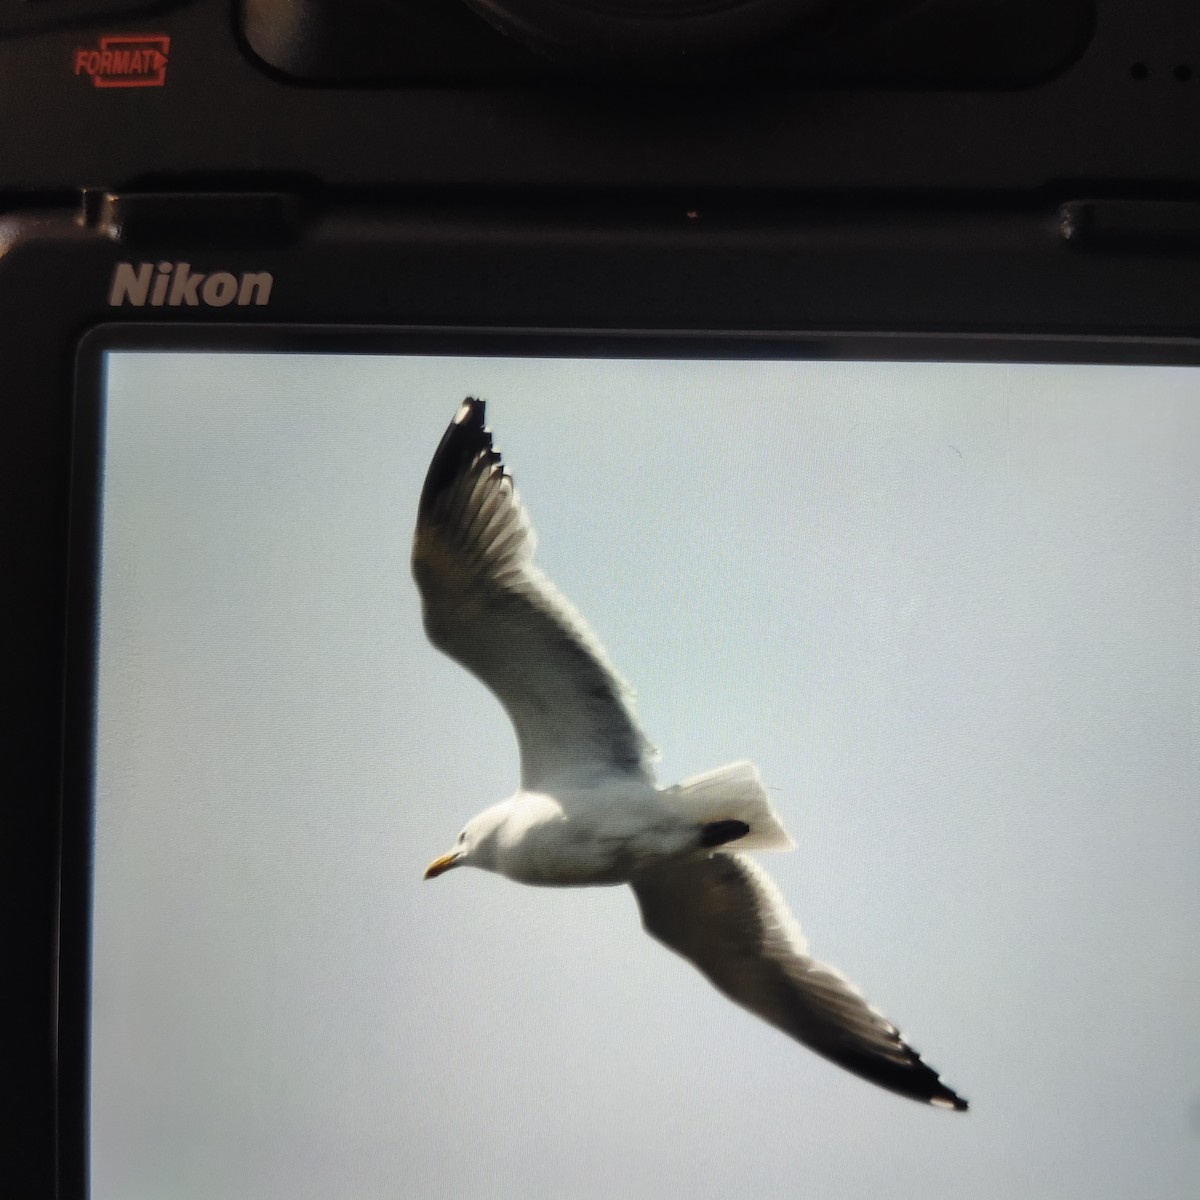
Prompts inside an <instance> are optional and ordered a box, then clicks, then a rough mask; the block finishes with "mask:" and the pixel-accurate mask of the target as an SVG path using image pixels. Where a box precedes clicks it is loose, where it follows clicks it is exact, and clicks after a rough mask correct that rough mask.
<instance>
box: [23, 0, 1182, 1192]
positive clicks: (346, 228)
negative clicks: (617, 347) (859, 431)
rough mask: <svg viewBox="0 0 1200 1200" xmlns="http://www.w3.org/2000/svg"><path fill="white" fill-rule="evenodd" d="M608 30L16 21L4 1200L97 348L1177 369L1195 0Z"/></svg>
mask: <svg viewBox="0 0 1200 1200" xmlns="http://www.w3.org/2000/svg"><path fill="white" fill-rule="evenodd" d="M630 7H631V6H628V5H624V6H622V5H611V6H605V5H602V4H597V5H566V4H563V5H559V6H555V5H553V4H532V3H530V4H525V5H513V4H509V5H499V4H490V3H484V2H483V0H480V2H479V3H478V4H472V5H471V6H470V7H468V5H467V4H464V3H460V2H458V0H407V2H405V0H394V2H392V3H383V2H382V0H358V2H356V3H353V4H345V5H339V6H335V5H332V4H316V3H298V4H281V3H270V2H269V0H244V3H239V4H230V3H223V2H220V0H181V2H174V3H146V2H141V3H139V2H138V0H96V2H92V3H87V2H84V0H46V2H44V3H38V4H26V3H20V2H19V0H8V2H7V3H3V4H0V114H2V115H0V330H2V331H3V332H2V340H0V345H2V347H3V350H2V354H3V369H2V372H0V379H2V380H3V383H2V384H0V396H2V398H3V404H2V421H3V437H2V438H0V447H2V451H0V453H2V455H3V468H2V469H0V504H2V506H3V517H4V519H3V521H2V522H0V531H2V532H0V556H2V561H3V563H4V577H5V586H4V588H3V595H4V620H3V622H2V624H0V638H2V640H3V647H4V653H3V657H2V659H0V661H2V662H3V664H4V666H3V670H2V671H0V677H2V678H3V685H2V686H3V698H4V706H3V707H4V722H3V724H4V729H5V731H6V736H5V749H6V753H5V768H4V783H5V787H4V796H5V803H4V810H5V817H4V832H3V838H2V839H0V846H2V849H3V859H4V862H3V869H2V870H0V877H2V878H3V879H4V880H5V881H6V883H7V891H8V896H7V902H6V904H5V912H6V914H7V915H6V918H5V922H4V924H5V954H4V961H5V964H6V968H7V971H6V977H7V978H8V980H9V985H10V986H9V988H8V989H7V990H8V992H9V995H10V996H11V997H12V999H13V1001H14V1004H13V1007H12V1008H11V1009H10V1012H12V1013H14V1014H15V1019H14V1018H11V1017H10V1020H9V1023H8V1025H7V1028H6V1036H5V1039H4V1040H5V1047H6V1049H5V1061H6V1064H7V1065H6V1069H5V1073H4V1074H5V1082H4V1087H3V1094H4V1100H5V1105H4V1109H5V1114H4V1122H3V1125H4V1128H5V1130H6V1138H5V1141H6V1144H7V1150H8V1153H7V1154H6V1156H5V1165H4V1168H3V1171H4V1172H5V1176H6V1179H5V1186H6V1188H8V1189H9V1190H10V1191H11V1193H12V1194H13V1195H17V1194H20V1195H25V1196H31V1197H32V1196H49V1195H53V1194H55V1188H56V1178H57V1177H58V1176H57V1174H56V1173H57V1171H58V1169H59V1168H58V1166H57V1165H56V1164H57V1163H58V1162H59V1159H58V1154H59V1149H58V1147H59V1146H60V1145H61V1143H62V1140H63V1139H64V1138H65V1140H67V1141H70V1139H71V1137H74V1136H75V1134H76V1133H77V1129H76V1127H75V1125H73V1124H72V1122H73V1121H77V1120H78V1118H72V1117H69V1116H64V1114H63V1112H62V1111H61V1104H60V1101H59V1098H60V1096H61V1094H62V1093H61V1092H60V1090H59V1083H58V1080H59V1070H60V1067H61V1065H62V1064H63V1063H64V1062H75V1060H76V1059H77V1058H78V1056H79V1054H81V1053H82V1051H81V1050H80V1049H79V1047H78V1045H75V1044H73V1043H72V1042H71V1039H70V1038H67V1039H65V1040H60V1034H59V1030H58V1025H57V1021H58V1009H57V997H58V996H59V994H60V989H62V988H63V987H65V986H67V985H68V984H70V985H71V986H74V985H75V984H77V983H78V979H77V978H75V977H71V978H67V977H68V976H70V973H71V972H75V973H76V975H78V973H79V972H80V971H82V970H83V968H82V967H81V966H79V965H78V964H76V965H74V966H72V965H71V964H70V963H68V962H66V961H65V960H64V959H63V958H62V957H61V956H60V946H61V943H60V940H59V938H60V934H59V926H58V914H59V912H60V909H61V906H62V904H63V903H64V901H63V900H62V896H61V894H60V887H61V888H63V889H65V890H66V892H68V893H69V892H70V891H71V889H72V888H78V887H81V886H82V885H81V884H80V883H79V882H78V881H77V880H72V879H69V878H66V879H64V878H60V869H59V867H60V852H61V848H62V845H63V840H64V837H66V836H67V834H66V833H65V830H66V829H67V827H68V826H69V824H70V818H69V817H64V816H63V811H64V810H63V809H62V807H61V804H62V797H63V787H64V785H63V771H64V766H63V764H64V753H65V751H64V745H65V739H66V734H65V732H64V696H65V695H68V693H69V692H70V689H71V680H72V679H73V678H74V679H76V680H78V678H79V677H80V676H81V674H86V673H87V671H88V669H89V668H88V664H86V663H83V664H81V663H79V662H78V661H75V662H71V661H68V653H67V645H68V641H69V639H68V637H67V634H66V631H67V629H68V609H67V595H68V586H69V581H70V574H71V571H70V566H71V564H70V558H69V554H68V544H69V541H68V539H69V524H70V521H69V513H70V504H69V495H70V486H71V469H72V461H71V459H72V421H73V417H72V413H73V397H74V395H75V390H76V386H77V382H78V377H77V374H76V366H75V363H76V348H77V346H78V345H79V343H80V340H81V339H82V338H83V337H84V336H85V335H87V334H88V333H89V332H90V331H92V330H94V329H96V328H99V327H107V326H111V325H114V324H117V325H122V326H131V327H132V326H143V325H145V326H156V327H164V328H174V327H180V328H183V327H187V328H188V330H189V331H190V335H191V336H194V337H196V338H197V339H198V341H199V343H200V344H206V339H207V340H208V341H210V342H211V343H212V344H214V345H215V344H218V343H220V344H221V345H237V344H239V339H242V338H246V339H249V340H253V342H254V344H255V345H259V344H263V342H262V339H267V342H268V343H269V340H270V338H271V337H272V336H273V335H274V332H276V331H292V333H293V334H294V331H296V330H303V329H306V328H317V327H336V328H339V329H341V330H342V331H344V332H347V333H349V334H354V333H355V332H356V331H357V332H363V333H367V332H370V331H373V330H378V329H381V328H389V329H390V328H401V329H407V330H425V331H435V332H445V331H456V330H474V331H483V334H484V335H485V336H501V335H503V334H505V333H508V332H513V331H516V332H519V333H522V334H534V333H537V334H549V335H554V334H572V335H574V334H579V333H581V332H587V333H589V334H593V335H596V336H599V337H601V338H605V337H608V338H623V339H627V340H628V339H633V340H634V341H636V340H637V339H639V338H646V337H651V336H655V337H662V336H668V337H671V338H674V339H676V340H678V341H681V342H690V343H691V344H693V345H696V344H698V345H702V346H704V347H708V348H709V349H710V350H712V349H713V348H717V349H720V348H721V347H730V348H739V347H740V349H738V350H737V352H738V353H746V347H752V348H757V349H758V350H760V351H762V352H764V353H786V352H787V350H788V348H789V347H791V348H793V349H794V348H797V347H800V348H803V349H804V351H805V352H806V353H813V352H816V353H819V352H820V350H821V348H822V347H830V346H834V345H835V344H837V342H838V339H842V340H843V341H844V340H846V339H850V341H851V342H852V341H853V339H855V338H861V337H866V336H868V335H869V336H871V337H875V338H883V339H885V340H889V339H890V342H891V344H893V345H895V346H897V347H900V348H902V347H903V346H904V345H905V343H906V342H911V341H914V340H920V339H925V340H926V342H928V340H929V339H939V341H938V344H939V345H942V346H943V347H951V348H952V351H953V354H954V355H955V356H956V357H967V358H969V357H972V356H978V357H985V356H987V355H989V354H994V353H998V354H1000V355H1001V356H1004V354H1005V353H1007V352H1006V351H1005V349H1004V347H1005V346H1006V345H1009V344H1014V343H1016V342H1019V343H1020V344H1021V345H1022V346H1025V347H1027V348H1028V347H1034V348H1035V350H1034V351H1033V352H1034V353H1037V351H1036V347H1037V346H1038V345H1039V344H1040V345H1043V346H1048V347H1054V348H1056V349H1055V351H1054V352H1055V353H1058V352H1068V350H1069V348H1072V347H1073V348H1074V352H1085V353H1086V356H1087V357H1088V358H1090V359H1091V360H1092V361H1097V362H1121V361H1125V360H1126V358H1127V357H1128V356H1129V354H1130V353H1131V351H1130V347H1131V346H1132V345H1134V344H1137V345H1152V346H1154V347H1155V348H1156V349H1155V353H1156V354H1157V355H1158V356H1159V357H1160V358H1162V357H1165V358H1166V359H1168V360H1171V359H1172V356H1178V358H1179V360H1180V361H1190V359H1191V358H1192V357H1194V355H1195V345H1196V343H1195V339H1196V336H1197V313H1198V311H1200V309H1198V307H1197V299H1196V297H1197V285H1196V265H1197V262H1198V261H1200V196H1198V195H1197V180H1198V179H1200V27H1198V26H1197V24H1196V21H1195V12H1194V6H1193V5H1192V4H1191V3H1189V2H1188V0H1153V2H1151V3H1142V2H1139V0H1089V2H1087V3H1075V2H1070V3H1068V2H1063V3H1060V4H1054V5H1050V4H1045V3H1041V4H1037V5H1030V4H1023V3H1015V2H1014V3H1009V4H1005V3H1001V2H999V0H995V2H992V3H985V2H982V0H981V2H980V3H978V4H974V5H967V4H951V3H943V4H925V5H917V4H904V3H897V4H893V5H890V6H889V5H887V4H883V3H859V4H853V5H845V6H842V7H841V8H839V7H838V6H836V5H834V6H822V5H805V4H794V5H787V4H777V5H772V4H742V5H737V4H729V5H725V6H724V9H722V6H720V5H715V6H704V5H691V6H689V5H686V4H680V5H676V6H675V7H674V9H673V8H672V6H671V5H669V4H661V5H659V6H657V10H656V12H655V13H654V14H653V17H652V18H648V17H645V16H644V14H640V13H635V14H634V15H633V16H632V17H631V16H630V15H629V10H630ZM714 10H720V11H714ZM673 22H674V23H673ZM254 339H257V340H254ZM1081 347H1082V348H1084V351H1080V348H1081ZM1047 353H1050V351H1047ZM75 569H76V571H78V570H79V569H80V568H79V564H78V562H77V563H76V568H75ZM78 584H79V581H78V579H76V580H75V581H74V584H73V586H78ZM80 619H82V620H84V621H86V620H87V618H86V617H84V618H80ZM72 673H74V674H72ZM60 969H61V972H62V974H60ZM73 1056H74V1057H73ZM64 1123H65V1124H64ZM64 1128H66V1129H67V1130H68V1134H66V1135H64V1133H63V1130H64ZM56 1130H57V1131H58V1132H57V1133H56ZM10 1179H11V1180H14V1181H18V1180H19V1181H20V1183H19V1186H18V1184H17V1183H16V1182H10ZM60 1194H63V1195H71V1194H74V1193H73V1192H72V1191H71V1190H70V1189H69V1188H65V1189H64V1190H63V1191H62V1192H61V1193H60Z"/></svg>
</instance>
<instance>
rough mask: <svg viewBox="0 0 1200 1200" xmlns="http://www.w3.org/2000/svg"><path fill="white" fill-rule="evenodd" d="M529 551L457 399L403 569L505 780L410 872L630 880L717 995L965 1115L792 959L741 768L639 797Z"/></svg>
mask: <svg viewBox="0 0 1200 1200" xmlns="http://www.w3.org/2000/svg"><path fill="white" fill-rule="evenodd" d="M535 545H536V536H535V534H534V531H533V527H532V525H531V524H530V521H529V518H528V516H527V514H526V512H525V509H524V507H523V506H522V504H521V501H520V498H519V497H518V495H517V492H516V489H515V488H514V486H513V482H512V478H511V476H510V475H509V474H508V472H507V471H506V470H505V469H504V466H503V464H502V462H501V459H500V455H499V454H498V453H497V452H496V450H495V449H494V448H493V445H492V437H491V434H490V432H489V431H488V430H487V428H486V427H485V425H484V404H483V401H481V400H474V399H468V400H466V401H465V402H464V403H463V404H462V405H461V406H460V408H459V410H458V412H457V413H456V414H455V417H454V420H453V421H452V422H451V424H450V427H449V428H448V429H447V430H446V433H445V435H444V437H443V438H442V441H441V444H440V445H439V446H438V448H437V451H436V452H435V454H434V456H433V460H432V462H431V463H430V466H429V472H428V475H427V476H426V479H425V485H424V488H423V489H422V492H421V500H420V505H419V508H418V514H417V527H416V533H415V536H414V539H413V575H414V577H415V578H416V581H417V586H418V588H419V590H420V593H421V600H422V605H423V611H424V618H425V629H426V632H427V633H428V635H429V638H430V640H431V641H432V642H433V644H434V645H435V646H437V647H438V649H440V650H442V651H444V652H445V653H446V654H448V655H449V656H450V657H451V658H453V659H455V660H456V661H457V662H459V663H461V664H462V665H463V666H464V667H466V668H467V670H469V671H470V672H471V673H472V674H474V675H475V676H476V677H477V678H479V679H480V680H481V681H482V682H483V683H484V684H485V685H486V686H487V687H488V688H489V689H490V690H491V691H492V692H493V693H494V694H495V695H496V697H497V698H498V699H499V701H500V703H501V704H503V706H504V708H505V709H506V711H507V712H508V714H509V717H510V718H511V719H512V723H513V726H514V728H515V730H516V734H517V741H518V743H519V746H520V752H521V786H520V788H519V789H518V790H517V792H516V793H515V794H514V795H512V796H511V797H509V798H508V799H507V800H503V801H501V802H500V803H499V804H496V805H493V806H492V807H491V808H488V809H485V810H484V811H483V812H481V813H479V814H478V815H477V816H475V817H473V818H472V819H471V820H470V821H469V822H468V823H467V825H466V827H465V828H464V829H463V831H462V832H461V833H460V834H459V836H458V841H457V842H456V844H455V846H454V848H453V849H452V850H451V851H450V852H449V853H447V854H444V855H442V857H440V858H438V859H436V860H435V861H434V862H433V863H431V864H430V866H429V868H428V870H427V871H426V877H427V878H432V877H433V876H436V875H440V874H442V873H443V872H444V871H447V870H449V869H450V868H451V867H456V866H460V865H466V866H477V867H483V868H485V869H487V870H492V871H497V872H499V873H500V874H502V875H506V876H508V877H509V878H512V879H516V880H520V881H521V882H524V883H531V884H541V885H547V886H572V885H577V886H584V885H598V884H623V883H628V884H629V885H630V886H632V888H633V890H634V894H635V895H636V897H637V901H638V904H639V906H640V908H641V912H642V920H643V923H644V925H645V928H646V930H647V932H649V933H650V934H652V935H653V936H654V937H656V938H657V939H658V940H659V941H661V942H663V943H664V944H665V945H666V946H668V947H670V948H671V949H672V950H674V951H676V952H677V953H678V954H681V955H682V956H683V957H684V958H686V959H688V960H689V961H691V962H692V963H693V964H694V965H695V966H696V967H697V968H699V970H700V971H702V972H703V973H704V974H705V975H707V976H708V978H709V979H710V980H711V981H712V982H713V984H715V986H716V987H717V988H719V989H720V990H721V991H722V992H724V993H725V995H727V996H728V997H729V998H730V999H732V1000H734V1001H736V1002H737V1003H738V1004H741V1005H743V1006H744V1007H746V1008H747V1009H749V1010H750V1011H751V1012H754V1013H756V1014H757V1015H758V1016H760V1017H762V1018H763V1019H764V1020H766V1021H769V1022H770V1023H771V1024H773V1025H775V1026H777V1027H778V1028H780V1029H782V1030H783V1031H784V1032H785V1033H787V1034H789V1035H790V1036H791V1037H794V1038H796V1039H797V1040H798V1041H800V1042H803V1043H804V1044H805V1045H807V1046H809V1047H810V1048H811V1049H813V1050H815V1051H817V1053H819V1054H822V1055H824V1056H825V1057H827V1058H829V1059H832V1060H833V1061H834V1062H836V1063H839V1064H840V1065H841V1066H843V1067H845V1068H847V1069H848V1070H850V1071H853V1072H855V1073H856V1074H858V1075H861V1076H863V1077H864V1078H866V1079H869V1080H871V1081H872V1082H874V1083H877V1084H880V1085H881V1086H883V1087H886V1088H890V1089H891V1090H892V1091H896V1092H899V1093H901V1094H903V1095H907V1096H911V1097H913V1098H914V1099H918V1100H924V1101H927V1102H928V1103H931V1104H934V1105H937V1106H940V1107H945V1108H955V1109H960V1110H961V1109H965V1108H966V1107H967V1103H966V1101H965V1100H963V1099H961V1098H960V1097H959V1096H957V1095H956V1094H955V1093H954V1092H953V1091H951V1089H950V1088H948V1087H946V1086H945V1085H944V1084H943V1083H942V1082H941V1081H940V1080H939V1079H938V1076H937V1073H936V1072H935V1071H933V1070H932V1069H931V1068H930V1067H929V1066H927V1065H926V1064H925V1063H924V1062H922V1061H921V1059H920V1057H919V1056H918V1054H917V1053H916V1051H914V1050H913V1049H912V1048H911V1047H910V1046H909V1045H908V1044H907V1043H906V1042H905V1041H904V1039H903V1038H902V1037H901V1035H900V1034H899V1032H898V1031H897V1030H896V1028H895V1026H894V1025H892V1024H891V1022H889V1021H888V1020H887V1019H886V1018H885V1017H884V1016H883V1015H882V1014H881V1013H880V1012H878V1011H877V1010H876V1009H874V1008H872V1007H871V1006H870V1005H868V1004H867V1002H866V1000H865V999H864V998H863V996H862V994H861V993H860V992H859V991H858V990H857V989H856V988H855V987H854V986H853V985H852V984H851V983H850V982H849V981H848V980H847V979H846V978H845V976H843V975H842V974H841V973H840V972H838V971H836V970H834V969H833V968H832V967H828V966H825V965H824V964H822V963H820V962H818V961H817V960H816V959H814V958H812V957H810V956H809V954H808V948H807V944H806V942H805V939H804V936H803V934H802V933H801V931H800V927H799V925H798V924H797V922H796V920H795V918H794V917H793V916H792V914H791V913H790V911H789V910H788V907H787V905H786V903H785V901H784V899H783V897H782V896H781V895H780V893H779V891H778V889H777V888H776V887H775V885H774V883H773V882H772V881H771V879H770V878H769V877H768V876H767V874H766V873H765V872H764V871H763V870H762V869H761V868H760V867H759V866H758V865H757V864H756V863H755V862H754V861H753V860H751V859H749V858H747V857H745V855H744V854H743V853H742V851H743V850H750V849H754V850H770V849H790V848H791V846H792V842H791V839H790V838H789V837H788V835H787V833H786V832H785V831H784V829H783V827H782V825H781V824H780V822H779V819H778V817H777V816H776V814H775V813H774V811H773V810H772V807H771V805H770V802H769V801H768V799H767V794H766V791H765V789H764V788H763V786H762V782H761V781H760V779H759V777H758V772H757V771H756V770H755V768H754V767H753V766H752V765H751V764H750V763H745V762H741V763H733V764H731V765H729V766H726V767H721V768H718V769H717V770H715V771H709V772H707V773H706V774H703V775H699V776H696V777H695V778H693V779H690V780H687V781H685V782H684V783H681V784H678V785H676V786H674V787H667V788H660V787H658V786H657V784H656V782H655V778H654V770H653V763H654V760H655V758H656V752H655V750H654V748H653V746H652V745H651V744H650V742H649V740H648V739H647V737H646V735H645V734H644V733H643V732H642V730H641V728H640V727H639V725H638V723H637V718H636V715H635V713H634V709H633V694H632V692H631V690H630V689H629V687H628V686H627V685H626V684H625V682H624V681H623V680H622V679H621V677H620V676H619V675H618V674H617V672H616V669H615V668H614V667H613V665H612V663H611V662H610V661H609V658H608V655H607V653H606V652H605V650H604V647H603V645H602V644H601V643H600V640H599V639H598V638H597V637H596V635H595V634H594V633H593V632H592V630H591V629H590V628H589V627H588V625H587V622H586V621H585V620H584V619H583V617H582V616H581V615H580V613H579V612H578V610H577V609H576V608H575V607H574V606H573V605H572V604H571V603H570V601H569V600H567V598H566V597H565V596H563V595H562V593H561V592H559V591H558V589H557V588H556V587H555V586H554V585H553V584H552V583H551V582H550V580H549V579H547V578H546V576H545V575H543V574H542V572H541V571H540V570H538V568H537V567H536V566H535V565H534V564H533V553H534V547H535ZM735 847H736V849H735Z"/></svg>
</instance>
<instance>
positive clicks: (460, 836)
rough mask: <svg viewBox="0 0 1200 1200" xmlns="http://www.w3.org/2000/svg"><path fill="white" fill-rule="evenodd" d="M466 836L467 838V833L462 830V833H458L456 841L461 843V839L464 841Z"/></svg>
mask: <svg viewBox="0 0 1200 1200" xmlns="http://www.w3.org/2000/svg"><path fill="white" fill-rule="evenodd" d="M466 836H467V831H466V830H465V829H464V830H463V831H462V833H460V834H459V835H458V840H459V841H460V842H461V841H462V840H463V839H464V838H465V837H466Z"/></svg>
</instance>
